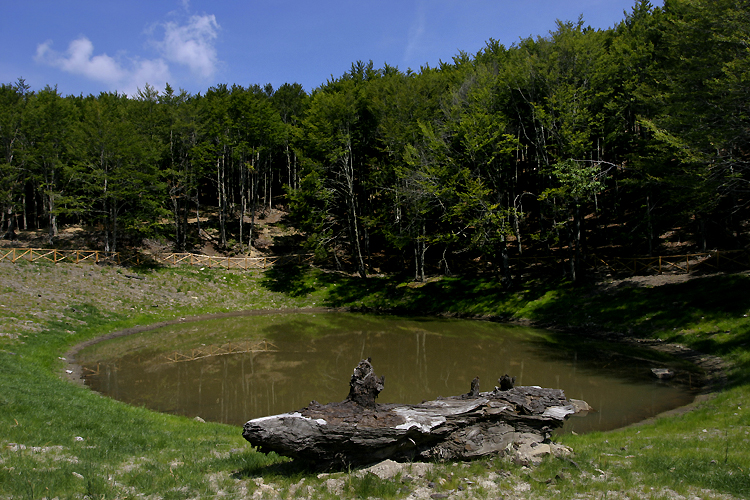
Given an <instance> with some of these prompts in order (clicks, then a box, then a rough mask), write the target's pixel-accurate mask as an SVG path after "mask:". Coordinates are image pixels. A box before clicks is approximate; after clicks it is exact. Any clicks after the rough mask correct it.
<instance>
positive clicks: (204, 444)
mask: <svg viewBox="0 0 750 500" xmlns="http://www.w3.org/2000/svg"><path fill="white" fill-rule="evenodd" d="M319 306H328V307H353V308H358V309H363V310H367V309H370V310H385V309H387V310H391V311H393V310H396V311H401V312H404V313H408V312H411V311H418V312H420V313H449V314H453V315H457V316H461V315H467V316H468V315H470V316H487V317H492V318H496V319H499V318H505V319H512V320H522V319H524V320H531V321H534V322H537V323H538V324H549V325H554V326H556V327H558V328H560V329H568V330H569V331H578V332H588V333H589V334H596V333H601V332H610V333H612V334H614V335H613V338H614V337H617V336H618V335H616V334H624V335H626V336H628V335H629V336H637V337H641V338H645V339H651V340H656V339H661V340H663V341H664V342H663V343H668V342H672V343H680V344H683V345H685V346H686V347H689V348H693V349H696V350H699V351H701V352H703V353H705V354H712V355H717V356H721V357H722V358H723V359H724V361H725V363H726V366H727V369H726V370H725V373H726V374H727V375H728V379H727V384H726V385H725V386H724V387H723V388H722V389H721V390H720V391H719V392H718V394H717V395H716V397H714V398H710V399H709V400H708V401H706V402H703V403H701V404H700V405H698V408H697V409H695V410H694V411H691V412H688V413H683V414H679V415H676V416H671V417H666V418H661V419H658V420H657V421H656V422H654V423H649V424H645V425H641V426H638V427H633V428H628V429H623V430H619V431H615V432H609V433H597V434H589V435H583V436H564V437H562V438H560V441H562V443H563V444H566V445H569V446H572V447H573V449H574V450H575V456H573V457H572V458H570V459H556V458H549V459H547V460H546V461H545V463H544V464H543V465H542V466H540V467H537V468H534V469H528V468H525V467H523V466H521V465H517V464H513V463H512V462H508V461H506V460H505V459H502V458H491V459H484V460H479V461H477V462H473V463H471V464H463V465H458V466H454V465H452V464H437V465H435V466H434V467H433V468H432V469H431V470H430V471H429V472H428V473H427V474H426V475H424V476H423V477H422V476H417V477H412V478H411V479H408V478H407V477H406V476H407V475H408V474H406V473H405V474H403V475H400V476H397V478H396V479H395V480H389V481H383V480H380V479H377V478H376V477H374V476H371V475H368V476H364V477H357V476H356V475H353V474H343V473H342V474H336V475H333V476H327V477H318V476H317V474H316V473H314V472H311V471H309V470H307V469H305V468H301V467H300V465H299V464H295V463H293V462H288V461H286V460H285V459H282V458H280V457H277V456H274V455H268V456H267V455H264V454H261V453H258V452H256V451H255V450H253V449H251V447H249V446H248V444H247V443H246V442H245V441H244V440H243V439H242V437H241V435H240V429H239V428H237V427H233V426H227V425H220V424H213V423H200V422H196V421H193V420H190V419H187V418H182V417H176V416H170V415H163V414H158V413H154V412H151V411H148V410H145V409H143V408H134V407H130V406H127V405H125V404H122V403H119V402H117V401H113V400H110V399H107V398H104V397H101V396H99V395H97V394H96V393H92V392H91V391H89V390H87V389H85V388H82V387H80V386H78V385H75V384H72V383H70V382H69V381H67V380H65V377H64V369H65V364H64V363H65V361H64V360H62V359H60V358H61V357H64V356H65V353H66V352H67V350H68V349H69V348H70V347H71V346H73V345H75V344H76V343H79V342H81V341H84V340H87V339H91V338H95V337H98V336H100V335H103V334H107V333H110V332H114V331H118V330H122V329H125V328H129V327H133V326H137V325H146V324H152V323H155V322H159V321H165V320H171V319H175V318H180V317H185V316H188V315H197V314H204V313H216V312H225V311H232V310H241V309H283V308H291V307H319ZM748 314H750V277H749V276H748V275H747V274H733V275H716V276H709V277H704V278H694V279H690V280H685V279H681V278H667V277H662V278H659V279H656V280H653V281H648V280H627V281H623V282H613V283H600V284H597V285H590V286H587V287H583V288H581V287H579V288H573V287H570V286H568V285H566V284H555V285H550V284H541V283H539V284H531V285H529V286H527V287H525V288H523V289H519V290H516V291H512V292H507V291H505V290H503V288H502V287H501V286H500V285H499V284H498V283H496V282H495V281H493V280H492V279H489V278H483V279H470V278H443V279H441V280H435V281H432V282H428V283H425V284H423V285H421V286H415V284H413V283H408V282H400V281H398V280H396V279H395V278H387V277H384V278H370V279H367V280H365V281H363V280H360V279H356V278H351V277H349V276H345V275H342V274H336V273H326V272H323V271H320V270H316V269H313V268H309V267H287V268H276V269H273V270H270V271H267V272H266V273H265V274H261V273H257V272H254V273H241V272H227V271H217V270H210V269H202V270H201V269H198V268H170V269H137V270H133V269H123V268H116V267H101V266H92V265H73V264H70V265H68V264H66V265H58V266H55V265H51V264H49V265H45V264H30V263H18V264H15V265H13V264H9V263H0V497H2V498H42V497H46V498H54V497H58V498H68V497H72V498H83V497H84V496H88V497H89V498H105V497H107V498H113V497H114V498H135V497H142V496H151V497H152V498H205V497H213V496H226V497H228V498H239V497H245V496H248V495H257V496H258V497H263V496H266V497H274V496H281V497H290V496H306V497H312V498H333V497H343V498H364V497H367V496H377V497H395V498H404V497H407V496H409V495H410V494H412V495H414V496H425V497H429V496H430V494H441V493H449V492H451V495H455V496H456V497H457V498H461V497H476V498H484V497H488V496H490V497H497V496H503V497H506V498H513V497H518V498H536V497H539V498H547V497H553V496H559V497H566V498H569V497H572V496H574V495H579V496H580V498H602V497H604V496H606V495H614V493H615V492H617V493H618V496H619V497H620V498H622V497H631V498H644V497H646V498H648V497H651V498H665V497H670V498H679V496H676V495H682V496H684V497H689V496H691V495H695V496H698V497H701V498H728V496H727V495H729V496H735V497H747V496H748V494H749V493H748V492H750V475H749V474H748V471H749V470H750V454H748V453H747V451H746V450H747V449H748V440H749V439H750V436H749V434H750V413H748V411H747V408H748V407H749V406H750V388H749V386H748V383H749V382H750V355H749V354H748V341H749V340H750V323H749V322H748V319H747V315H748ZM591 338H596V337H591ZM413 475H415V476H416V474H413ZM331 481H333V482H331ZM428 483H434V484H433V486H434V487H432V488H428V486H427V485H428ZM269 484H272V485H273V486H271V487H269ZM329 488H330V489H329ZM461 488H462V489H461ZM608 491H611V493H607V492H608Z"/></svg>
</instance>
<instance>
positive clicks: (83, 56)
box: [34, 37, 125, 84]
mask: <svg viewBox="0 0 750 500" xmlns="http://www.w3.org/2000/svg"><path fill="white" fill-rule="evenodd" d="M93 54H94V44H93V43H91V41H90V40H89V39H88V38H86V37H81V38H79V39H77V40H73V41H72V42H70V45H69V46H68V50H67V51H66V52H65V54H60V53H59V52H56V51H54V50H53V49H52V41H49V40H48V41H46V42H44V43H42V44H39V45H38V46H37V48H36V56H35V57H34V60H35V61H36V62H39V63H44V64H48V65H49V66H53V67H55V68H60V69H61V70H63V71H67V72H68V73H73V74H77V75H83V76H86V77H87V78H91V79H93V80H99V81H101V82H105V83H109V84H113V83H117V82H119V81H120V80H121V79H122V78H123V76H124V74H125V71H124V70H123V69H122V67H121V66H120V64H119V63H118V62H117V61H115V60H114V59H113V58H111V57H109V56H108V55H107V54H102V55H98V56H93V57H92V55H93Z"/></svg>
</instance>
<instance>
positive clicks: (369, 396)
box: [346, 358, 385, 408]
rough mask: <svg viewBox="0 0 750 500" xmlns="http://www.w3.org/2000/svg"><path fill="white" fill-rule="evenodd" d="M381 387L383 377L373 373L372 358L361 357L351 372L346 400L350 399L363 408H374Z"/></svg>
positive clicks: (382, 385) (383, 381)
mask: <svg viewBox="0 0 750 500" xmlns="http://www.w3.org/2000/svg"><path fill="white" fill-rule="evenodd" d="M383 387H385V377H378V376H376V375H375V370H373V368H372V358H367V359H363V360H362V361H360V362H359V364H358V365H357V367H356V368H355V369H354V373H352V379H351V381H350V382H349V395H348V396H347V397H346V401H352V402H354V403H357V404H358V405H361V406H364V407H365V408H375V399H376V398H377V397H378V394H380V391H382V390H383Z"/></svg>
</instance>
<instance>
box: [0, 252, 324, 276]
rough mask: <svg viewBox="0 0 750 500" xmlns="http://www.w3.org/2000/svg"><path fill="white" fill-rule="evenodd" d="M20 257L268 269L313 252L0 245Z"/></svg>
mask: <svg viewBox="0 0 750 500" xmlns="http://www.w3.org/2000/svg"><path fill="white" fill-rule="evenodd" d="M19 260H23V261H28V262H52V263H54V264H58V263H62V262H70V263H79V262H89V263H95V264H117V265H138V264H142V263H146V262H148V261H155V262H158V263H161V264H166V265H172V266H177V265H191V266H201V267H208V268H222V269H241V270H244V271H247V270H249V269H267V268H269V267H272V266H274V265H276V264H280V263H286V262H299V263H303V262H311V261H312V254H293V255H279V256H273V257H217V256H211V255H200V254H194V253H170V254H154V255H143V254H139V253H135V252H134V253H124V252H104V251H101V250H57V249H44V248H0V262H2V261H10V262H13V263H15V262H18V261H19Z"/></svg>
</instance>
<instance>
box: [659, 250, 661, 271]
mask: <svg viewBox="0 0 750 500" xmlns="http://www.w3.org/2000/svg"><path fill="white" fill-rule="evenodd" d="M659 274H660V275H661V255H660V256H659Z"/></svg>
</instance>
